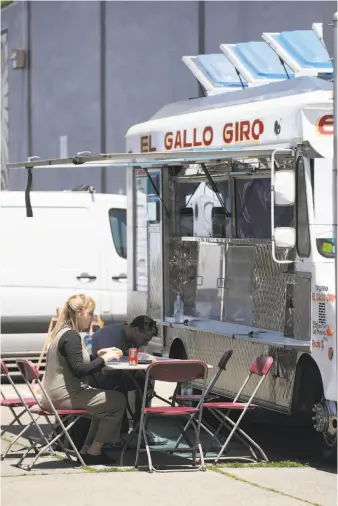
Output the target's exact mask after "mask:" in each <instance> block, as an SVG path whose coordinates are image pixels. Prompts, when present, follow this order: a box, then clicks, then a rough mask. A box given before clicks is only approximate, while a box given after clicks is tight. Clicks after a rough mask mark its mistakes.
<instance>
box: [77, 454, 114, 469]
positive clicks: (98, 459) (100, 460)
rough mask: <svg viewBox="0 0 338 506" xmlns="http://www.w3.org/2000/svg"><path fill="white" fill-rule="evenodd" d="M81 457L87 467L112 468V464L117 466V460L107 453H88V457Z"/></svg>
mask: <svg viewBox="0 0 338 506" xmlns="http://www.w3.org/2000/svg"><path fill="white" fill-rule="evenodd" d="M81 457H82V458H83V460H84V463H85V464H86V465H87V466H111V465H112V464H116V460H114V459H113V458H111V457H110V456H108V455H106V454H105V453H100V455H92V454H91V453H86V455H81Z"/></svg>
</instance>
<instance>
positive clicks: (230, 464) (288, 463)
mask: <svg viewBox="0 0 338 506" xmlns="http://www.w3.org/2000/svg"><path fill="white" fill-rule="evenodd" d="M223 467H228V468H233V469H237V468H255V467H277V468H279V467H309V464H308V463H302V462H297V461H293V460H282V461H280V462H252V463H248V464H245V463H243V462H227V463H224V464H214V465H211V466H208V469H213V468H217V469H221V468H223Z"/></svg>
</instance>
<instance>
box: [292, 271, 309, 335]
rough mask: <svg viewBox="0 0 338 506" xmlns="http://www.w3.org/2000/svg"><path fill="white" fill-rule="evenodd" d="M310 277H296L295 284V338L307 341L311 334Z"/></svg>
mask: <svg viewBox="0 0 338 506" xmlns="http://www.w3.org/2000/svg"><path fill="white" fill-rule="evenodd" d="M310 299H311V279H310V278H296V284H295V320H294V328H295V338H296V339H303V340H304V341H309V340H310V336H311V329H310V321H311V302H310Z"/></svg>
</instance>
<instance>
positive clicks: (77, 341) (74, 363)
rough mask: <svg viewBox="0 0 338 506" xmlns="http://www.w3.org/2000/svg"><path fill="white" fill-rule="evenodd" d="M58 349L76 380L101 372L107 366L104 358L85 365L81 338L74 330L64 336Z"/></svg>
mask: <svg viewBox="0 0 338 506" xmlns="http://www.w3.org/2000/svg"><path fill="white" fill-rule="evenodd" d="M58 348H59V351H60V353H61V355H63V356H64V357H65V359H66V360H67V362H68V365H69V367H70V369H71V370H72V372H73V373H74V376H75V377H76V378H83V377H85V376H88V375H89V374H93V373H95V372H99V371H101V369H102V367H103V366H104V364H105V361H104V359H103V358H102V357H98V358H95V359H94V360H92V361H91V362H89V363H88V364H86V363H84V361H83V354H82V343H81V337H80V336H79V334H77V333H76V332H75V331H74V330H69V331H68V332H65V333H64V334H63V336H62V337H61V339H60V341H59V346H58Z"/></svg>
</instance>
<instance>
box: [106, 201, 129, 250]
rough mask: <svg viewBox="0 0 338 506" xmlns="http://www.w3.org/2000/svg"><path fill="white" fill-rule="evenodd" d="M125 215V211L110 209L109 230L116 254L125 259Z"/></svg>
mask: <svg viewBox="0 0 338 506" xmlns="http://www.w3.org/2000/svg"><path fill="white" fill-rule="evenodd" d="M126 218H127V213H126V210H125V209H110V210H109V222H110V230H111V234H112V237H113V241H114V246H115V249H116V252H117V254H118V255H119V256H120V257H121V258H127V219H126Z"/></svg>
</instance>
